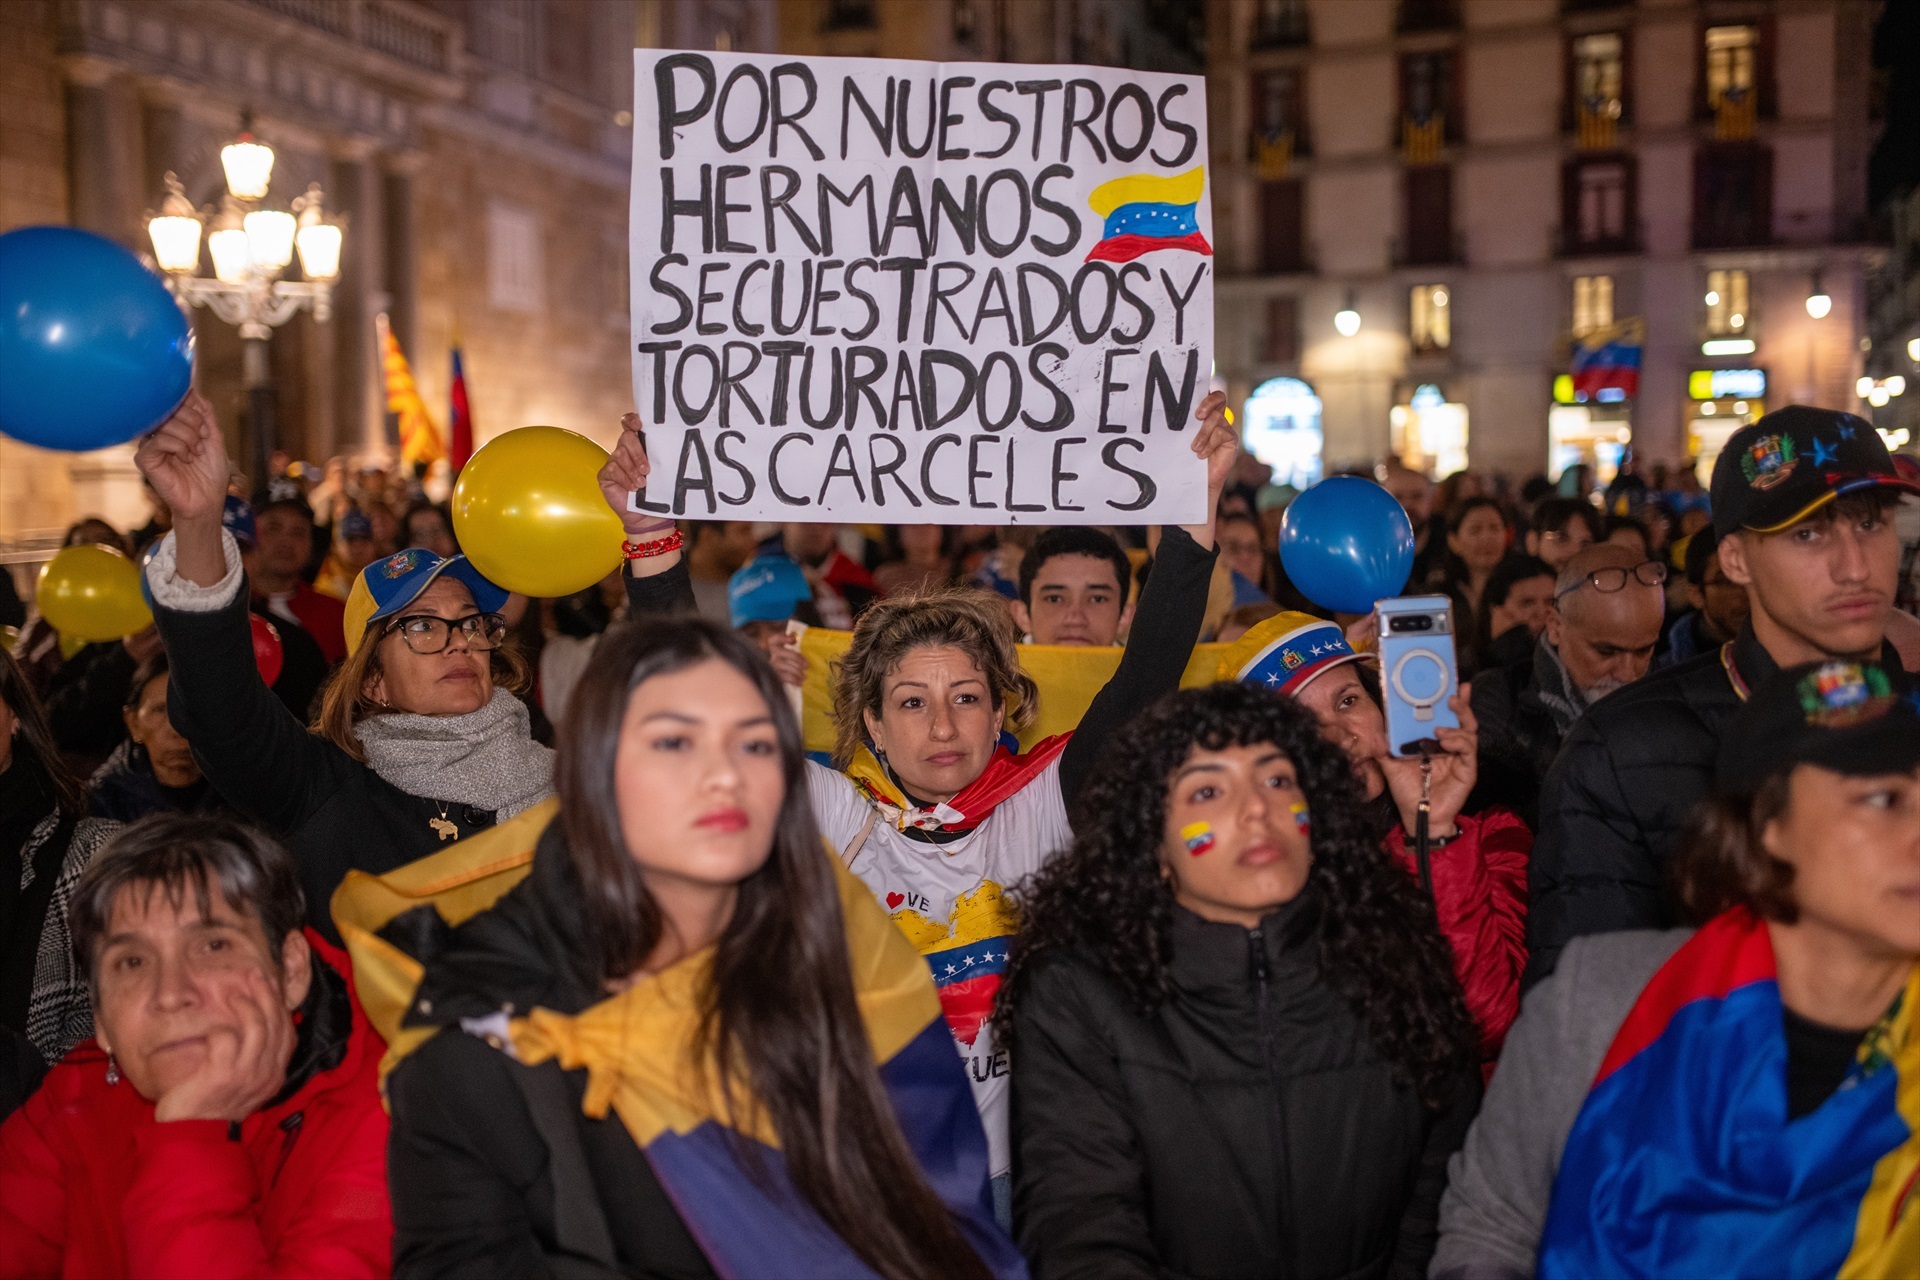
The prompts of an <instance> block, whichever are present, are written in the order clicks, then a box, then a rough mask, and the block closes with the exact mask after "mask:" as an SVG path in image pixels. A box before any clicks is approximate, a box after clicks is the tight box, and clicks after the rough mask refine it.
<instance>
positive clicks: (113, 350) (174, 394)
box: [0, 227, 193, 452]
mask: <svg viewBox="0 0 1920 1280" xmlns="http://www.w3.org/2000/svg"><path fill="white" fill-rule="evenodd" d="M192 382H193V334H192V332H191V331H190V330H189V328H188V326H187V318H186V317H185V316H184V315H182V314H181V313H180V307H179V305H178V304H177V303H175V302H174V300H173V295H172V294H170V293H168V292H167V288H166V286H165V285H164V284H162V283H161V282H160V278H159V277H158V276H156V275H155V274H154V273H153V272H151V271H149V270H147V268H146V267H144V266H142V265H141V263H140V260H139V259H138V258H136V257H134V256H133V255H132V254H131V253H128V252H127V251H126V250H125V249H123V248H121V247H120V246H119V245H117V244H115V243H114V242H113V241H111V240H108V239H106V238H104V237H102V236H96V235H94V234H92V233H91V232H87V231H77V230H75V229H74V228H72V227H23V228H21V229H20V230H18V231H9V232H8V233H7V234H5V235H0V432H4V433H5V434H7V435H10V436H12V437H13V438H14V439H16V440H24V441H25V442H26V443H28V444H35V445H39V446H40V447H41V448H43V449H65V450H69V451H72V452H80V451H83V450H87V449H104V448H105V447H107V446H108V445H114V444H121V443H123V442H125V441H128V440H131V439H133V438H134V437H135V436H138V435H141V434H142V433H144V432H147V431H150V430H152V429H153V428H154V427H157V426H159V425H160V423H162V422H164V421H165V420H166V418H167V415H168V414H170V413H172V412H173V411H174V409H175V408H176V407H178V406H179V404H180V402H181V401H182V400H183V399H185V398H186V394H187V389H188V387H189V386H191V385H192Z"/></svg>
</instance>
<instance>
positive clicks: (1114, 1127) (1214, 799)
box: [996, 684, 1479, 1277]
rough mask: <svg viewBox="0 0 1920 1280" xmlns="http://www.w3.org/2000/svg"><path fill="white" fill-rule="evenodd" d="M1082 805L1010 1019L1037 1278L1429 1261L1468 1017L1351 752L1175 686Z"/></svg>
mask: <svg viewBox="0 0 1920 1280" xmlns="http://www.w3.org/2000/svg"><path fill="white" fill-rule="evenodd" d="M1075 817H1076V826H1075V832H1076V838H1075V840H1074V843H1073V846H1072V847H1071V849H1069V850H1068V851H1067V852H1066V853H1064V854H1062V855H1061V856H1060V857H1059V858H1057V859H1055V860H1054V861H1053V862H1052V863H1050V864H1049V865H1048V866H1047V867H1046V868H1045V869H1044V870H1043V871H1041V873H1040V874H1039V876H1038V877H1037V878H1036V880H1035V881H1034V882H1033V883H1032V884H1031V886H1030V887H1029V889H1028V890H1027V891H1026V892H1025V894H1024V895H1023V897H1022V906H1023V910H1024V915H1025V921H1026V923H1025V928H1024V929H1023V930H1022V931H1021V933H1020V934H1019V935H1018V937H1017V938H1016V940H1015V941H1014V944H1013V947H1012V959H1011V961H1010V963H1009V967H1008V972H1007V977H1006V983H1005V985H1004V986H1003V987H1002V989H1001V994H1000V1001H999V1008H998V1012H997V1015H996V1016H997V1018H998V1019H999V1020H1000V1022H1001V1023H1002V1026H1003V1028H1004V1030H1005V1031H1006V1032H1007V1033H1010V1035H1011V1039H1012V1046H1013V1052H1014V1053H1017V1054H1018V1055H1019V1061H1020V1069H1019V1070H1018V1071H1017V1072H1015V1073H1014V1076H1013V1137H1014V1150H1015V1162H1014V1168H1015V1187H1014V1221H1015V1224H1016V1227H1017V1229H1018V1236H1019V1239H1020V1242H1021V1245H1022V1247H1023V1248H1024V1249H1025V1250H1026V1252H1027V1255H1028V1257H1029V1259H1030V1260H1031V1261H1032V1263H1033V1265H1034V1269H1035V1273H1036V1275H1039V1276H1043V1277H1044V1276H1063V1275H1098V1276H1102V1277H1108V1276H1143V1277H1144V1276H1162V1275H1168V1274H1178V1275H1182V1276H1192V1277H1201V1276H1215V1277H1229V1276H1233V1277H1238V1276H1253V1275H1288V1276H1295V1275H1298V1276H1342V1277H1375V1276H1389V1275H1392V1276H1418V1275H1422V1274H1424V1271H1425V1267H1426V1261H1427V1258H1428V1256H1429V1254H1430V1253H1431V1251H1432V1249H1433V1240H1434V1231H1435V1219H1436V1216H1437V1212H1438V1207H1439V1202H1440V1194H1441V1191H1442V1190H1443V1188H1444V1187H1445V1185H1446V1164H1447V1158H1448V1157H1449V1156H1450V1155H1451V1154H1452V1153H1453V1152H1454V1151H1455V1150H1456V1149H1457V1148H1458V1147H1459V1145H1460V1142H1461V1140H1462V1139H1463V1138H1464V1137H1465V1134H1466V1130H1467V1126H1468V1124H1469V1123H1470V1121H1471V1120H1472V1117H1473V1112H1474V1107H1475V1105H1476V1103H1477V1101H1478V1098H1479V1079H1478V1073H1477V1072H1476V1071H1475V1069H1474V1032H1473V1024H1472V1020H1471V1019H1470V1017H1469V1016H1468V1013H1467V1009H1466V1005H1465V1004H1464V1003H1463V1001H1462V999H1461V996H1460V990H1459V987H1458V986H1457V985H1456V984H1455V982H1454V980H1453V977H1452V974H1451V970H1450V966H1449V964H1448V956H1447V947H1446V943H1445V942H1444V941H1443V940H1442V939H1441V937H1440V933H1439V930H1438V929H1437V928H1436V927H1435V925H1434V922H1433V914H1432V911H1431V909H1430V908H1429V907H1428V905H1427V904H1426V903H1425V902H1423V901H1422V900H1421V895H1420V890H1419V888H1418V886H1417V885H1416V884H1415V883H1414V881H1413V879H1412V878H1411V877H1409V876H1407V875H1405V874H1404V873H1403V872H1401V871H1400V870H1399V869H1398V868H1396V867H1395V866H1394V865H1393V863H1392V862H1391V861H1389V860H1388V858H1387V857H1386V855H1385V854H1384V853H1383V852H1382V851H1381V849H1380V847H1379V844H1378V843H1377V840H1376V837H1375V835H1374V833H1373V830H1372V825H1371V823H1370V821H1369V820H1368V818H1367V816H1366V814H1365V812H1364V806H1363V803H1362V800H1361V796H1360V792H1359V789H1358V788H1357V787H1356V785H1355V782H1354V776H1353V770H1352V766H1351V765H1350V763H1349V762H1348V760H1347V758H1346V756H1345V755H1344V754H1342V753H1341V751H1340V749H1339V748H1338V747H1336V746H1334V745H1333V744H1331V743H1329V742H1328V741H1327V740H1326V739H1325V738H1324V737H1323V736H1322V734H1321V732H1320V728H1319V726H1318V725H1317V724H1316V723H1315V722H1314V719H1313V716H1312V715H1311V714H1310V713H1309V712H1307V711H1306V710H1305V709H1304V708H1302V707H1300V706H1298V705H1296V704H1295V703H1293V702H1291V701H1289V700H1285V699H1280V698H1275V697H1272V696H1271V695H1269V694H1267V693H1264V692H1262V691H1260V690H1258V689H1255V688H1252V687H1249V686H1246V685H1239V684H1218V685H1213V686H1210V687H1208V688H1204V689H1192V690H1184V691H1182V692H1180V693H1176V694H1172V695H1170V696H1168V697H1166V698H1164V699H1162V700H1161V701H1160V702H1159V703H1157V704H1155V706H1154V707H1153V708H1152V709H1151V710H1149V711H1148V712H1147V713H1146V714H1145V715H1143V716H1141V717H1140V718H1139V719H1138V720H1136V721H1134V722H1133V724H1131V725H1130V726H1128V730H1127V732H1126V734H1125V735H1124V736H1122V737H1118V738H1116V739H1115V740H1114V741H1113V743H1112V744H1111V745H1110V746H1109V748H1108V751H1107V753H1106V754H1105V755H1104V756H1103V757H1102V759H1101V762H1100V764H1099V766H1098V767H1097V769H1096V771H1095V774H1094V777H1093V779H1092V781H1091V782H1090V783H1089V784H1088V786H1087V789H1086V791H1085V792H1084V793H1083V794H1082V796H1081V797H1080V804H1079V806H1078V807H1077V808H1076V811H1075Z"/></svg>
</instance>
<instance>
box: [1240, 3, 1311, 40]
mask: <svg viewBox="0 0 1920 1280" xmlns="http://www.w3.org/2000/svg"><path fill="white" fill-rule="evenodd" d="M1306 43H1307V5H1306V0H1259V3H1258V6H1257V7H1256V8H1255V9H1254V11H1253V47H1254V48H1256V49H1274V48H1279V47H1281V46H1283V45H1296V44H1306Z"/></svg>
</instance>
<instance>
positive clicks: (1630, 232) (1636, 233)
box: [1553, 218, 1647, 258]
mask: <svg viewBox="0 0 1920 1280" xmlns="http://www.w3.org/2000/svg"><path fill="white" fill-rule="evenodd" d="M1646 226H1647V224H1646V220H1645V219H1641V218H1636V219H1634V220H1633V221H1632V222H1630V223H1628V224H1627V226H1626V227H1625V228H1624V229H1623V230H1622V231H1621V232H1620V234H1619V235H1600V236H1583V235H1581V234H1580V229H1579V228H1578V227H1571V228H1569V227H1555V228H1554V229H1553V253H1554V256H1555V257H1557V258H1593V257H1603V256H1606V255H1609V254H1620V253H1639V252H1641V251H1642V250H1643V249H1644V248H1645V247H1646V242H1647V232H1646Z"/></svg>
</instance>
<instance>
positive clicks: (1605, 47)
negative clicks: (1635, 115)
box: [1573, 31, 1621, 120]
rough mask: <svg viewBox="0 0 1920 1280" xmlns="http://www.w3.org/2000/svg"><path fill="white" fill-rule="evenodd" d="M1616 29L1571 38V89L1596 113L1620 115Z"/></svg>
mask: <svg viewBox="0 0 1920 1280" xmlns="http://www.w3.org/2000/svg"><path fill="white" fill-rule="evenodd" d="M1620 51H1621V43H1620V33H1619V32H1617V31H1603V32H1600V33H1598V34H1596V35H1590V36H1581V37H1579V38H1578V39H1576V40H1575V41H1574V42H1573V91H1574V94H1575V96H1576V100H1577V101H1578V102H1579V104H1580V105H1581V106H1582V107H1584V108H1585V109H1587V110H1588V111H1590V112H1593V113H1595V114H1597V115H1605V116H1609V117H1612V118H1613V119H1616V120H1617V119H1619V117H1620V85H1621V70H1620V66H1621V63H1620Z"/></svg>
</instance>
